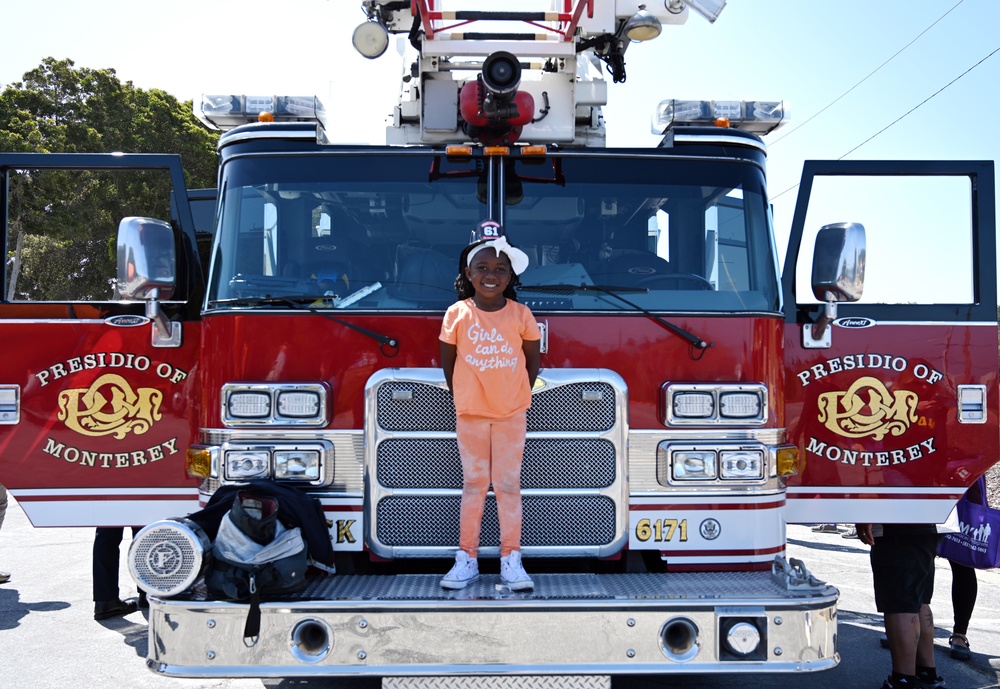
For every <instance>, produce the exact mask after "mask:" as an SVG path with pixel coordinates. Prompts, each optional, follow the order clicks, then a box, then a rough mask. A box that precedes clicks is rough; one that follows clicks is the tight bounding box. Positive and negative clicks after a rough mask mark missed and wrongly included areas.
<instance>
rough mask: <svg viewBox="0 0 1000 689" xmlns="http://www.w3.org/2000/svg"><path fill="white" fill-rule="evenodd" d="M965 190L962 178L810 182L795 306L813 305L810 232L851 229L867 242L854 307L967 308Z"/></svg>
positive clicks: (969, 256) (969, 265)
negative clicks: (853, 225)
mask: <svg viewBox="0 0 1000 689" xmlns="http://www.w3.org/2000/svg"><path fill="white" fill-rule="evenodd" d="M971 194H972V185H971V183H970V181H969V179H968V178H966V177H955V176H909V177H877V176H868V177H853V176H852V177H840V176H834V175H826V176H819V177H816V178H814V180H813V187H812V193H811V195H810V200H809V210H808V213H807V215H806V223H805V230H804V232H805V234H804V237H803V241H802V245H801V246H802V250H801V251H800V253H799V257H798V263H797V265H796V288H795V289H796V291H795V294H796V301H797V302H798V303H803V304H808V303H816V302H817V300H816V298H815V297H814V296H813V293H812V289H811V287H810V279H811V271H812V255H813V247H814V244H815V237H816V232H817V231H818V230H819V229H820V228H821V227H822V226H824V225H826V224H830V223H835V222H857V223H860V224H861V225H863V226H864V228H865V235H866V238H867V251H866V266H865V284H864V292H863V294H862V297H861V299H860V301H859V303H862V304H970V303H973V300H974V295H973V252H972V248H973V247H972V237H973V228H972V216H971V210H970V209H971V208H972V207H973V204H972V203H971V202H970V198H971Z"/></svg>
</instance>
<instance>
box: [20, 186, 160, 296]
mask: <svg viewBox="0 0 1000 689" xmlns="http://www.w3.org/2000/svg"><path fill="white" fill-rule="evenodd" d="M6 182H7V189H8V193H9V196H8V203H9V208H8V217H7V224H6V227H7V232H6V247H5V249H6V252H5V256H6V259H5V261H4V264H5V265H4V283H3V286H4V292H3V299H4V300H5V301H12V302H17V301H32V302H34V301H39V302H43V301H49V302H67V301H69V302H94V301H96V302H100V301H112V300H114V299H116V298H117V297H116V294H115V283H116V275H117V265H116V255H115V247H116V241H117V235H118V223H119V221H120V220H121V219H122V218H124V217H126V216H143V217H149V218H161V219H169V218H170V191H171V185H170V178H169V174H168V173H167V172H161V171H157V170H127V169H126V170H15V171H12V172H10V174H9V175H8V179H7V180H6Z"/></svg>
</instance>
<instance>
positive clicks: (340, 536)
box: [337, 519, 357, 543]
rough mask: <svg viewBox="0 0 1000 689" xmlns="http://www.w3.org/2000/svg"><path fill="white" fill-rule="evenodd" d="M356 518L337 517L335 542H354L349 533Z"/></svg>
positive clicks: (352, 536)
mask: <svg viewBox="0 0 1000 689" xmlns="http://www.w3.org/2000/svg"><path fill="white" fill-rule="evenodd" d="M356 521H357V519H338V520H337V543H354V535H353V534H352V533H351V527H352V526H354V522H356Z"/></svg>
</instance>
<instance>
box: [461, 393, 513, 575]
mask: <svg viewBox="0 0 1000 689" xmlns="http://www.w3.org/2000/svg"><path fill="white" fill-rule="evenodd" d="M526 425H527V414H526V413H525V412H521V413H520V414H515V415H514V416H511V417H509V418H506V419H490V418H485V417H481V416H466V415H459V416H458V417H457V419H456V425H455V430H456V434H457V436H458V453H459V455H460V456H461V457H462V516H461V535H460V537H459V542H458V545H459V547H460V548H461V549H462V550H464V551H465V552H467V553H468V554H469V557H472V558H475V557H478V555H479V535H480V531H481V529H482V525H483V511H484V509H485V507H486V492H487V491H488V490H489V487H490V483H492V484H493V492H494V494H495V495H496V498H497V517H498V518H499V521H500V555H501V556H503V557H506V556H507V555H510V553H511V551H514V550H520V549H521V460H522V459H523V457H524V435H525V430H526Z"/></svg>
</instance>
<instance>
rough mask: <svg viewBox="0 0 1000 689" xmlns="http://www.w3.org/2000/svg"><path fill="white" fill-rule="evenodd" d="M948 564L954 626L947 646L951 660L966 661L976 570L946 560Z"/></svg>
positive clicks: (977, 592)
mask: <svg viewBox="0 0 1000 689" xmlns="http://www.w3.org/2000/svg"><path fill="white" fill-rule="evenodd" d="M948 564H950V565H951V605H952V608H954V610H955V626H954V627H952V632H951V638H950V639H948V645H949V646H951V657H952V658H957V659H958V660H968V659H969V658H971V657H972V651H970V650H969V637H968V633H969V621H970V620H971V619H972V611H973V610H974V609H975V607H976V598H977V596H978V595H979V581H978V580H977V578H976V570H974V569H973V568H972V567H966V566H965V565H960V564H958V563H957V562H952V561H951V560H948Z"/></svg>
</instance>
